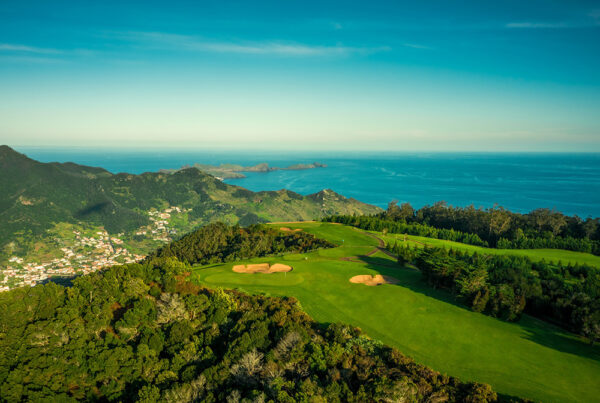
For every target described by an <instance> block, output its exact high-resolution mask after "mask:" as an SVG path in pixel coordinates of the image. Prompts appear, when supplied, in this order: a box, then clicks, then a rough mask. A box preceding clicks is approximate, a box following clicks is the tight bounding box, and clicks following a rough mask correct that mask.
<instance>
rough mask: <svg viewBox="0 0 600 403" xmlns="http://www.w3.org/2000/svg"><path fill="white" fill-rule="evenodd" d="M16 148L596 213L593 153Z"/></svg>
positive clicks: (48, 158)
mask: <svg viewBox="0 0 600 403" xmlns="http://www.w3.org/2000/svg"><path fill="white" fill-rule="evenodd" d="M15 149H16V150H17V151H19V152H22V153H25V154H27V155H28V156H29V157H31V158H33V159H36V160H39V161H42V162H52V161H58V162H67V161H70V162H75V163H78V164H82V165H90V166H99V167H102V168H105V169H107V170H109V171H111V172H113V173H118V172H128V173H134V174H139V173H142V172H147V171H158V170H159V169H174V168H179V167H181V166H183V165H186V164H190V165H191V164H194V163H196V162H198V163H204V164H216V165H218V164H221V163H234V164H241V165H255V164H258V163H261V162H267V163H269V165H271V166H279V167H285V166H289V165H291V164H296V163H311V162H315V161H316V162H321V163H325V164H327V165H328V166H327V168H316V169H308V170H301V171H274V172H268V173H257V172H248V173H244V174H245V175H246V176H247V177H246V178H243V179H229V180H227V181H226V182H227V183H230V184H235V185H239V186H242V187H245V188H247V189H250V190H254V191H258V190H278V189H282V188H286V189H290V190H293V191H295V192H298V193H302V194H308V193H314V192H317V191H319V190H321V189H324V188H330V189H333V190H334V191H336V192H338V193H341V194H343V195H344V196H347V197H354V198H356V199H358V200H361V201H363V202H366V203H370V204H375V205H377V206H380V207H385V206H386V205H387V203H388V202H389V201H390V200H399V201H400V202H409V203H411V204H412V205H413V206H414V207H421V206H423V205H427V204H433V203H434V202H436V201H439V200H445V201H446V202H448V203H449V204H452V205H455V206H467V205H470V204H473V205H475V206H476V207H492V206H493V205H494V204H496V203H497V204H499V205H501V206H504V207H506V208H508V209H510V210H512V211H518V212H527V211H530V210H532V209H535V208H539V207H548V208H555V209H557V210H559V211H561V212H563V213H565V214H577V215H579V216H580V217H584V218H585V217H588V216H593V217H597V216H600V154H562V153H373V152H369V153H357V152H333V153H332V152H311V153H305V152H303V153H300V152H289V153H282V152H261V153H256V152H251V151H248V152H242V151H236V152H228V151H190V150H185V151H176V150H168V151H157V150H140V151H132V150H110V149H104V150H102V149H81V148H68V149H59V148H37V147H15Z"/></svg>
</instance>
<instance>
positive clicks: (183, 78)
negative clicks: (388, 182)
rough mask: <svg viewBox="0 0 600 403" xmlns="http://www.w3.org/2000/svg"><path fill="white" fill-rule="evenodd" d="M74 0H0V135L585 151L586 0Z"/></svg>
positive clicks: (597, 112) (591, 100) (590, 110)
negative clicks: (451, 0)
mask: <svg viewBox="0 0 600 403" xmlns="http://www.w3.org/2000/svg"><path fill="white" fill-rule="evenodd" d="M90 3H92V2H81V1H53V2H47V1H27V0H20V1H11V0H8V1H6V0H5V1H3V2H2V7H0V143H5V144H9V145H14V146H31V145H37V146H59V147H61V146H98V145H102V146H123V147H137V146H143V147H173V148H183V147H185V148H236V149H240V148H241V149H245V148H247V149H293V150H298V149H309V150H313V149H315V150H330V149H331V150H346V149H347V150H411V151H412V150H448V151H456V150H469V151H471V150H482V151H600V117H599V116H600V2H598V1H596V2H577V1H561V2H558V1H526V2H524V1H501V2H500V1H498V2H488V1H463V2H450V1H439V2H392V1H389V2H377V1H370V2H352V1H343V2H342V1H340V2H310V1H274V2H225V1H214V2H212V1H194V2H192V1H190V2H177V1H173V2H170V3H169V4H168V5H167V2H154V1H137V2H132V1H118V2H117V1H102V2H94V4H90ZM415 3H416V4H415Z"/></svg>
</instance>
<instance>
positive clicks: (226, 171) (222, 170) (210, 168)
mask: <svg viewBox="0 0 600 403" xmlns="http://www.w3.org/2000/svg"><path fill="white" fill-rule="evenodd" d="M189 168H197V169H198V170H200V171H203V172H206V173H207V174H210V175H212V176H215V177H217V178H218V179H240V178H245V177H246V175H244V174H243V173H242V172H272V171H301V170H305V169H314V168H327V164H322V163H320V162H313V163H311V164H293V165H290V166H288V167H285V168H280V167H270V166H269V164H268V163H266V162H263V163H260V164H256V165H254V166H247V167H245V166H242V165H236V164H221V165H209V164H198V163H196V164H194V165H184V166H182V167H181V168H179V169H161V170H160V172H161V173H175V172H177V171H181V170H182V169H189Z"/></svg>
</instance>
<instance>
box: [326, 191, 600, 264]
mask: <svg viewBox="0 0 600 403" xmlns="http://www.w3.org/2000/svg"><path fill="white" fill-rule="evenodd" d="M324 221H331V222H340V223H344V224H348V225H354V226H356V227H359V228H362V229H367V230H375V231H381V230H383V229H384V228H386V229H387V230H388V231H389V232H392V233H405V234H410V235H419V236H426V237H430V238H438V239H446V240H450V241H456V242H462V243H467V244H471V245H477V246H488V245H489V246H491V247H496V248H500V249H540V248H551V249H566V250H572V251H578V252H587V253H593V254H595V255H600V218H591V217H588V218H587V219H585V220H583V219H581V218H579V217H577V216H573V217H571V216H566V215H564V214H561V213H559V212H557V211H554V210H549V209H543V208H541V209H536V210H533V211H531V212H530V213H528V214H519V213H513V212H510V211H508V210H506V209H504V208H502V207H494V208H491V209H486V210H483V209H476V208H475V207H473V206H469V207H452V206H448V205H446V203H445V202H438V203H435V204H434V205H433V206H425V207H423V208H421V209H419V210H414V209H413V208H412V207H411V206H410V204H408V203H404V204H402V205H401V206H398V205H397V204H396V202H392V203H390V204H389V206H388V209H387V211H385V212H383V213H381V214H378V215H375V216H369V217H354V216H331V217H328V218H326V219H324Z"/></svg>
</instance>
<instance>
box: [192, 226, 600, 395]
mask: <svg viewBox="0 0 600 403" xmlns="http://www.w3.org/2000/svg"><path fill="white" fill-rule="evenodd" d="M285 226H286V227H289V228H302V229H304V230H305V231H307V232H310V233H313V234H315V235H316V236H319V237H322V238H325V239H328V240H330V241H332V242H334V243H336V244H338V245H341V246H339V247H337V248H334V249H329V250H318V251H314V252H311V253H306V254H290V255H284V256H278V257H272V258H266V259H265V258H260V259H252V260H249V261H242V262H235V263H229V264H223V265H212V266H204V267H197V268H196V270H195V271H194V278H195V279H196V281H198V282H199V283H201V284H204V285H206V286H208V287H217V286H219V287H225V288H235V289H238V290H241V291H244V292H248V293H255V294H267V295H274V296H294V297H296V298H298V300H299V301H300V303H301V305H302V307H303V309H304V310H305V311H306V312H307V313H308V314H310V315H311V316H312V317H313V318H314V319H315V320H317V321H319V322H345V323H349V324H352V325H354V326H357V327H360V328H361V329H363V330H364V331H365V332H366V333H367V334H368V335H369V336H371V337H373V338H376V339H379V340H381V341H383V342H385V343H386V344H389V345H392V346H394V347H397V348H398V349H399V350H400V351H402V352H403V353H404V354H406V355H409V356H411V357H413V358H414V359H416V360H417V361H418V362H420V363H422V364H425V365H428V366H430V367H431V368H433V369H436V370H438V371H441V372H444V373H447V374H450V375H454V376H457V377H459V378H461V379H463V380H473V381H480V382H486V383H489V384H491V385H492V386H493V387H494V388H495V390H497V391H498V392H499V393H503V394H508V395H517V396H522V397H527V398H531V399H536V400H542V401H552V402H559V401H561V402H564V401H573V402H575V401H579V402H582V401H585V402H591V401H598V396H600V383H599V382H598V379H600V348H598V347H592V346H589V345H587V344H586V343H584V342H582V341H581V340H580V339H579V338H578V337H576V336H574V335H572V334H569V333H567V332H564V331H562V330H561V329H559V328H557V327H554V326H552V325H549V324H547V323H545V322H542V321H539V320H537V319H535V318H532V317H529V316H524V317H523V318H522V319H521V321H520V322H519V323H507V322H502V321H500V320H498V319H494V318H491V317H489V316H485V315H483V314H479V313H475V312H472V311H470V310H469V309H467V308H465V307H463V306H461V305H459V304H457V303H456V302H455V300H454V299H453V298H452V297H451V296H449V295H448V294H447V293H445V292H442V291H436V290H433V289H431V288H430V287H428V286H427V285H426V284H425V283H424V282H423V281H422V279H421V275H420V273H419V272H418V271H416V270H413V269H408V268H402V267H399V266H398V265H397V264H396V263H395V261H394V260H393V259H392V258H390V257H389V256H387V255H385V254H384V253H382V252H380V251H377V252H376V253H373V254H371V255H370V256H362V257H356V256H357V255H360V254H366V253H368V252H370V251H373V250H374V248H375V246H376V245H377V244H378V241H377V239H375V238H373V237H370V236H368V235H366V234H365V233H363V232H362V231H359V230H356V229H354V228H351V227H346V226H342V225H335V224H328V223H302V224H286V225H285ZM342 259H346V260H342ZM276 262H282V263H285V264H289V265H290V266H292V267H293V270H292V271H291V272H289V273H273V274H238V273H234V272H232V271H231V268H232V266H233V265H234V264H247V263H276ZM361 274H371V275H374V274H382V275H387V276H392V277H395V278H396V279H398V281H399V284H398V285H391V284H386V285H381V286H377V287H366V286H364V285H362V284H353V283H350V282H349V281H348V280H349V279H350V278H351V277H353V276H356V275H361Z"/></svg>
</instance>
